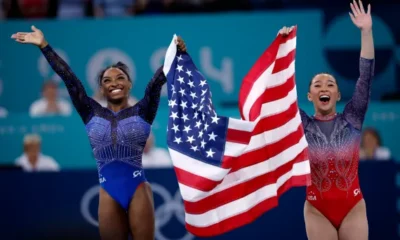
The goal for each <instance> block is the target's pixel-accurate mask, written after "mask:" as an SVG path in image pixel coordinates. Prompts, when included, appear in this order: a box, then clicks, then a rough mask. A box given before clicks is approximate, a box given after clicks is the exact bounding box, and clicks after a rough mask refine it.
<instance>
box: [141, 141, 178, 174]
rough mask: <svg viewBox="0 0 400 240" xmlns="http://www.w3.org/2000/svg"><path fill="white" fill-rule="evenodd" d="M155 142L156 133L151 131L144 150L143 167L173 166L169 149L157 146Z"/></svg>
mask: <svg viewBox="0 0 400 240" xmlns="http://www.w3.org/2000/svg"><path fill="white" fill-rule="evenodd" d="M154 142H155V141H154V135H153V134H152V133H151V134H150V136H149V138H148V139H147V142H146V146H145V147H144V150H143V156H142V165H143V168H171V167H172V161H171V158H170V156H169V153H168V150H166V149H164V148H157V147H156V146H155V143H154Z"/></svg>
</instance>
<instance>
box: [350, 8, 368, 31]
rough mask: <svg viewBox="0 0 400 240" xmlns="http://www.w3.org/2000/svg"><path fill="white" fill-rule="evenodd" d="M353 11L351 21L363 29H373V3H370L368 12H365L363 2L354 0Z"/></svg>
mask: <svg viewBox="0 0 400 240" xmlns="http://www.w3.org/2000/svg"><path fill="white" fill-rule="evenodd" d="M350 8H351V11H352V12H351V13H349V15H350V18H351V21H352V22H353V23H354V25H355V26H356V27H357V28H359V29H361V30H362V31H370V30H371V29H372V17H371V4H368V9H367V12H365V9H364V6H363V3H362V1H361V0H359V1H358V4H357V2H356V0H353V3H350Z"/></svg>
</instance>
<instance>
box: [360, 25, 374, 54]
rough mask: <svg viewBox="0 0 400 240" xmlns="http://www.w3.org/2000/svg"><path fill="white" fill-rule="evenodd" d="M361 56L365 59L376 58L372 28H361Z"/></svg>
mask: <svg viewBox="0 0 400 240" xmlns="http://www.w3.org/2000/svg"><path fill="white" fill-rule="evenodd" d="M361 57H362V58H365V59H374V58H375V48H374V38H373V34H372V29H367V30H361Z"/></svg>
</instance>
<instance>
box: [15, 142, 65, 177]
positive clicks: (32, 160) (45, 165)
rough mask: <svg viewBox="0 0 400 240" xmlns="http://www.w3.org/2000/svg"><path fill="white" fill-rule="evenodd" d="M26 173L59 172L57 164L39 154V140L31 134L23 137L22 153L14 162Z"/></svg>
mask: <svg viewBox="0 0 400 240" xmlns="http://www.w3.org/2000/svg"><path fill="white" fill-rule="evenodd" d="M15 163H16V165H18V166H20V167H22V169H23V170H24V171H26V172H40V171H59V170H60V168H59V166H58V164H57V162H56V161H55V160H54V159H53V158H52V157H50V156H46V155H44V154H42V153H41V138H40V136H39V135H36V134H31V135H26V136H25V137H24V153H23V154H22V155H21V156H20V157H18V158H17V159H16V160H15Z"/></svg>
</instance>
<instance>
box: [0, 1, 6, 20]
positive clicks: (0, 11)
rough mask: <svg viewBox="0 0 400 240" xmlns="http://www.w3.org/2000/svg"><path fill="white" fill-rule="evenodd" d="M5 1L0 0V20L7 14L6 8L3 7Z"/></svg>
mask: <svg viewBox="0 0 400 240" xmlns="http://www.w3.org/2000/svg"><path fill="white" fill-rule="evenodd" d="M5 1H6V0H0V20H1V19H4V18H6V16H7V13H6V8H5Z"/></svg>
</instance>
